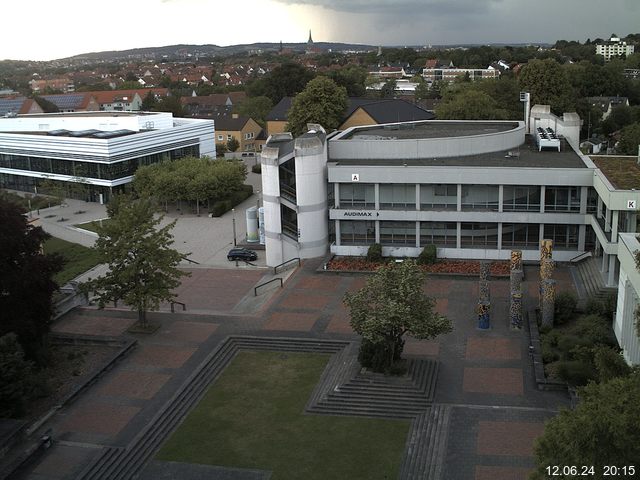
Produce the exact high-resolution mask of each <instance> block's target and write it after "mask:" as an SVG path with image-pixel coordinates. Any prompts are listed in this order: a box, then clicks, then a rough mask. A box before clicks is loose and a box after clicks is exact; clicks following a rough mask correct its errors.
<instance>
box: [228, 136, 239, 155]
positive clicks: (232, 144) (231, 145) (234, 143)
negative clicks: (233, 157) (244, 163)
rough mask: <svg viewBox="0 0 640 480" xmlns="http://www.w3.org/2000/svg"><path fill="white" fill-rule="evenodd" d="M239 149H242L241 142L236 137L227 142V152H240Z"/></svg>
mask: <svg viewBox="0 0 640 480" xmlns="http://www.w3.org/2000/svg"><path fill="white" fill-rule="evenodd" d="M238 148H240V142H239V141H238V140H237V139H236V137H231V138H230V139H229V140H228V141H227V150H229V151H230V152H235V151H236V150H238Z"/></svg>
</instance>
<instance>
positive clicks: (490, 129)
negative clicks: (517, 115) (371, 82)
mask: <svg viewBox="0 0 640 480" xmlns="http://www.w3.org/2000/svg"><path fill="white" fill-rule="evenodd" d="M517 127H518V122H490V121H487V122H464V121H461V122H453V121H446V122H438V121H435V120H429V121H426V122H411V123H403V124H390V125H380V126H378V125H375V126H371V127H365V128H356V129H355V130H353V131H352V132H350V133H349V134H348V135H345V136H342V137H341V138H340V140H368V139H371V140H413V139H420V138H452V137H467V136H471V135H487V134H491V133H499V132H507V131H509V130H513V129H514V128H517Z"/></svg>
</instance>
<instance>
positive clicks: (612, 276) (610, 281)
mask: <svg viewBox="0 0 640 480" xmlns="http://www.w3.org/2000/svg"><path fill="white" fill-rule="evenodd" d="M617 258H618V257H616V256H615V255H609V276H608V277H607V287H615V286H616V260H617Z"/></svg>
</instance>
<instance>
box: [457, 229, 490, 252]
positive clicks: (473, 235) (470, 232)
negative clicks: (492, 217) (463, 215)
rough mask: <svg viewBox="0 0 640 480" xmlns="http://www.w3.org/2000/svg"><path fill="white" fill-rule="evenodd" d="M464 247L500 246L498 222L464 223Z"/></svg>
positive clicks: (462, 237) (462, 236)
mask: <svg viewBox="0 0 640 480" xmlns="http://www.w3.org/2000/svg"><path fill="white" fill-rule="evenodd" d="M461 228H462V232H461V238H460V241H461V246H462V248H492V249H496V248H498V224H497V223H462V224H461Z"/></svg>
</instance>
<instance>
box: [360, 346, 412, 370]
mask: <svg viewBox="0 0 640 480" xmlns="http://www.w3.org/2000/svg"><path fill="white" fill-rule="evenodd" d="M393 348H394V349H395V351H394V352H393V354H394V358H397V360H396V361H395V362H393V364H391V366H390V367H387V365H388V363H389V362H388V360H389V357H390V356H391V353H392V352H391V349H390V346H389V344H388V343H386V342H379V343H374V342H372V341H370V340H367V339H366V338H363V339H362V343H361V344H360V350H359V351H358V361H359V362H360V365H362V366H363V367H365V368H368V369H370V370H373V371H374V372H377V373H387V374H390V375H404V374H405V373H406V371H407V367H406V362H405V361H404V360H402V359H401V358H400V355H401V354H402V350H403V348H404V340H402V341H401V342H400V343H397V344H395V345H394V346H393Z"/></svg>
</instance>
